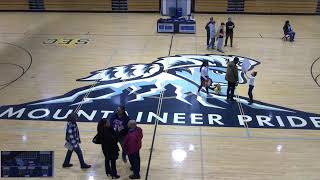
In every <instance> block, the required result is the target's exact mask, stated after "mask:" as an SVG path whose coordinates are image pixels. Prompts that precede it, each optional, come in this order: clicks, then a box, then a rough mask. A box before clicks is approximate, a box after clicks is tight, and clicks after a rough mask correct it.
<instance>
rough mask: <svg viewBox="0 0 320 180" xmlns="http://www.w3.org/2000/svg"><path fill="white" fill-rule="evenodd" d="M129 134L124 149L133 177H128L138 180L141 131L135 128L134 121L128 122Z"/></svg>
mask: <svg viewBox="0 0 320 180" xmlns="http://www.w3.org/2000/svg"><path fill="white" fill-rule="evenodd" d="M128 128H129V132H128V134H127V136H126V138H125V140H124V147H125V150H126V152H127V154H128V156H129V161H130V164H131V168H130V169H131V170H132V171H133V175H130V176H129V178H130V179H140V153H139V151H140V149H141V145H142V137H143V133H142V129H141V128H140V127H137V123H136V121H135V120H130V121H129V122H128Z"/></svg>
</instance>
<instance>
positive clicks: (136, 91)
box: [31, 55, 280, 110]
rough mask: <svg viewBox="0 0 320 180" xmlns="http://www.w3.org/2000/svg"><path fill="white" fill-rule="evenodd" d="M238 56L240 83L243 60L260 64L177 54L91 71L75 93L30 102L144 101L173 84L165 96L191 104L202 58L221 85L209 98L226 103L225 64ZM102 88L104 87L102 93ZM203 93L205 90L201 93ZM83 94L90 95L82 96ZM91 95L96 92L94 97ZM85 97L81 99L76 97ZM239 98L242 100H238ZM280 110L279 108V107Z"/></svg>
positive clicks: (211, 76) (220, 57)
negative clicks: (126, 95) (123, 98)
mask: <svg viewBox="0 0 320 180" xmlns="http://www.w3.org/2000/svg"><path fill="white" fill-rule="evenodd" d="M234 57H238V58H239V60H240V63H239V64H238V73H239V74H238V75H239V83H240V84H244V83H246V78H245V76H244V73H243V72H242V71H241V64H242V62H243V61H244V60H245V59H246V60H248V61H249V62H250V67H249V69H253V68H254V67H255V66H256V65H258V64H260V63H259V62H258V61H255V60H253V59H249V58H245V57H239V56H223V55H176V56H170V57H163V58H159V59H158V60H156V61H154V62H152V63H149V64H130V65H125V66H115V67H109V68H107V69H101V70H97V71H94V72H91V75H89V76H88V77H85V78H81V79H78V81H91V82H95V83H96V85H95V86H94V87H87V88H84V89H81V90H80V91H77V92H76V93H74V94H72V95H69V96H65V97H61V98H53V99H50V100H46V101H40V102H36V103H33V104H31V105H40V104H53V103H70V105H71V106H76V105H79V104H87V103H92V102H94V101H97V100H107V99H111V98H112V97H114V96H117V95H121V94H122V93H124V91H129V94H130V95H131V94H132V95H135V98H133V99H131V100H129V101H128V102H127V103H131V102H135V101H144V100H145V98H157V97H159V95H160V93H161V92H166V91H167V90H168V86H170V87H174V88H175V90H174V92H173V93H172V92H166V93H165V95H164V98H172V99H173V98H175V99H177V100H179V101H181V102H184V103H186V104H189V105H192V103H191V102H189V101H188V100H187V99H186V97H187V96H190V95H195V94H196V92H197V88H198V85H199V83H200V66H201V64H202V62H203V61H208V62H209V77H210V78H211V79H212V80H213V83H219V84H220V85H221V89H222V90H221V94H215V93H214V92H213V91H211V90H210V94H211V95H212V98H214V99H217V100H219V101H222V102H225V96H226V89H227V82H226V80H225V74H226V69H227V63H228V62H229V61H232V60H233V59H234ZM103 90H105V91H104V92H103ZM98 92H99V93H98ZM201 93H202V94H203V93H204V92H201ZM85 94H89V96H88V97H85ZM90 94H92V95H93V94H95V95H94V97H93V96H90ZM79 97H84V98H79ZM197 100H198V102H199V103H201V104H202V105H203V106H206V107H211V108H222V109H224V108H223V107H221V106H217V105H214V104H212V103H210V102H208V99H207V98H203V97H201V96H200V97H198V98H197ZM241 101H245V100H244V99H241ZM252 107H254V108H272V109H274V107H266V106H264V105H259V104H254V105H252ZM279 110H280V109H279Z"/></svg>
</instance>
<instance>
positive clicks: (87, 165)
mask: <svg viewBox="0 0 320 180" xmlns="http://www.w3.org/2000/svg"><path fill="white" fill-rule="evenodd" d="M89 168H91V165H89V164H84V165H82V166H81V169H89Z"/></svg>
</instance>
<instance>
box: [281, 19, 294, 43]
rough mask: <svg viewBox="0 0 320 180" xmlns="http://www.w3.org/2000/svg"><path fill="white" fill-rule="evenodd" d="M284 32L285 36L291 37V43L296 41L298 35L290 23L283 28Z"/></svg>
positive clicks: (287, 22)
mask: <svg viewBox="0 0 320 180" xmlns="http://www.w3.org/2000/svg"><path fill="white" fill-rule="evenodd" d="M283 32H284V35H289V37H290V41H291V42H292V41H294V37H295V36H296V33H295V32H294V31H293V29H292V27H291V25H290V22H289V21H288V20H287V21H286V22H285V24H284V26H283Z"/></svg>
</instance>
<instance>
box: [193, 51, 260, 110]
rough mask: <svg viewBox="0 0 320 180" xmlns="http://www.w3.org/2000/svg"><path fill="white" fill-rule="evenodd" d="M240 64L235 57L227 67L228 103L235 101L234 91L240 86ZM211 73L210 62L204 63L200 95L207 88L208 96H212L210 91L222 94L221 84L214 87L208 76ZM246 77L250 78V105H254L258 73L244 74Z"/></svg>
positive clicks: (201, 69) (201, 68)
mask: <svg viewBox="0 0 320 180" xmlns="http://www.w3.org/2000/svg"><path fill="white" fill-rule="evenodd" d="M238 63H239V58H238V57H235V58H234V59H233V61H230V62H228V65H227V72H226V76H225V80H226V81H227V82H228V88H227V93H226V94H227V98H226V100H227V101H235V99H234V91H235V89H236V86H238V82H239V78H238V67H237V64H238ZM208 71H209V62H208V61H204V62H203V63H202V65H201V67H200V73H201V76H200V81H201V83H200V85H199V88H198V93H197V94H199V93H200V91H201V89H202V87H205V89H206V92H207V95H208V96H210V94H209V89H212V90H213V91H215V92H216V94H220V91H221V87H220V85H219V84H214V85H212V84H213V83H212V79H210V77H209V75H208ZM244 73H245V75H246V77H247V78H248V83H249V88H248V96H249V103H248V104H249V105H251V104H252V103H253V93H252V92H253V88H254V82H255V78H256V76H257V74H258V73H257V72H256V71H253V72H251V73H250V74H248V72H244Z"/></svg>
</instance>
